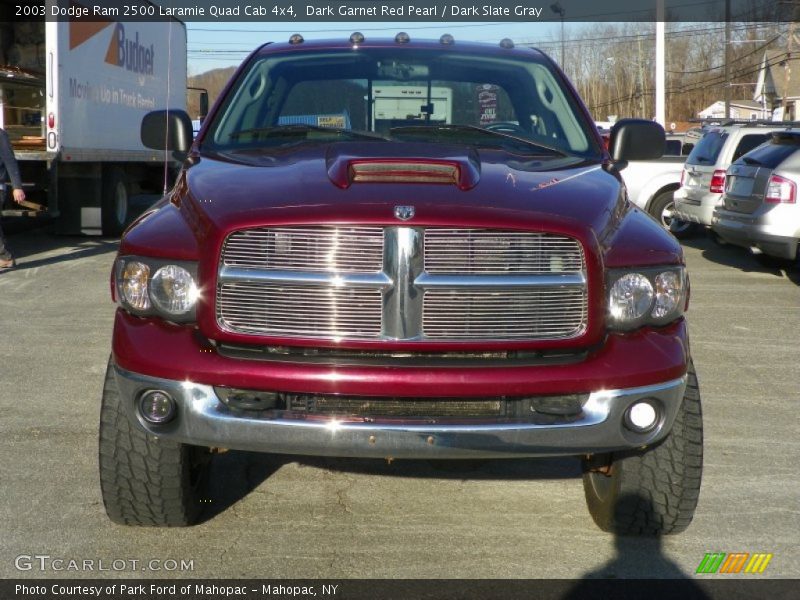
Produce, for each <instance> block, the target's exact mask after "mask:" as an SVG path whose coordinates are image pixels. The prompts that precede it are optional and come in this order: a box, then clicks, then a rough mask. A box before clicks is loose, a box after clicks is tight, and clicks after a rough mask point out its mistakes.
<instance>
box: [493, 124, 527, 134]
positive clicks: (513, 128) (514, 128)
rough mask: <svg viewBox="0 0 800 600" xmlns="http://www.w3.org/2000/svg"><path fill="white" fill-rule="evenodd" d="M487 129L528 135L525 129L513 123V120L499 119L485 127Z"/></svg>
mask: <svg viewBox="0 0 800 600" xmlns="http://www.w3.org/2000/svg"><path fill="white" fill-rule="evenodd" d="M484 129H486V130H487V131H500V132H502V133H515V134H522V135H526V134H527V133H528V132H527V131H525V130H524V129H523V128H522V127H521V126H520V125H517V124H516V123H512V122H511V121H498V122H497V123H490V124H489V125H486V126H485V127H484Z"/></svg>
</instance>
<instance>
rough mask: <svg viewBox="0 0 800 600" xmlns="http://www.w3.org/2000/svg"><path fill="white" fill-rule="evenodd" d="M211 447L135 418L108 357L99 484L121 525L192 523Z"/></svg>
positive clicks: (109, 511)
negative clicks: (160, 432) (174, 438)
mask: <svg viewBox="0 0 800 600" xmlns="http://www.w3.org/2000/svg"><path fill="white" fill-rule="evenodd" d="M210 456H211V455H210V453H209V449H208V448H200V447H198V446H189V445H186V444H179V443H175V442H169V441H165V440H162V439H159V438H157V437H155V436H152V435H149V434H147V433H145V432H144V431H142V430H141V429H139V428H138V427H135V426H134V425H132V424H131V422H130V421H129V419H128V416H127V414H125V409H124V407H123V406H121V399H120V395H119V390H118V388H117V382H116V380H115V378H114V370H113V366H112V363H111V360H109V363H108V368H107V369H106V380H105V385H104V386H103V401H102V408H101V410H100V488H101V491H102V495H103V503H104V504H105V507H106V513H107V514H108V516H109V518H110V519H111V520H112V521H114V522H115V523H120V524H122V525H149V526H154V527H176V526H184V525H191V524H193V523H195V522H196V521H197V518H198V516H199V514H200V509H201V504H200V490H201V489H202V486H201V484H202V483H203V481H204V480H205V476H206V475H207V473H208V469H209V466H210Z"/></svg>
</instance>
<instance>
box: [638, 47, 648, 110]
mask: <svg viewBox="0 0 800 600" xmlns="http://www.w3.org/2000/svg"><path fill="white" fill-rule="evenodd" d="M637 45H638V46H639V61H638V62H639V116H640V117H641V118H642V119H646V118H647V108H645V93H644V57H643V56H642V38H639V39H638V41H637Z"/></svg>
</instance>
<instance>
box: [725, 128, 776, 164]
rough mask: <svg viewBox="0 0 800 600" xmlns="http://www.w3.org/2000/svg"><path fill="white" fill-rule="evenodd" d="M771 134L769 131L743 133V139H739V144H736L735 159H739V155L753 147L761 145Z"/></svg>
mask: <svg viewBox="0 0 800 600" xmlns="http://www.w3.org/2000/svg"><path fill="white" fill-rule="evenodd" d="M769 136H770V134H769V133H751V134H749V135H743V136H742V139H741V140H739V145H738V146H736V151H735V152H734V153H733V160H737V159H738V158H739V157H741V156H744V155H745V154H747V153H748V152H750V150H752V149H753V148H756V147H757V146H760V145H761V144H763V143H764V142H766V141H767V140H768V139H769Z"/></svg>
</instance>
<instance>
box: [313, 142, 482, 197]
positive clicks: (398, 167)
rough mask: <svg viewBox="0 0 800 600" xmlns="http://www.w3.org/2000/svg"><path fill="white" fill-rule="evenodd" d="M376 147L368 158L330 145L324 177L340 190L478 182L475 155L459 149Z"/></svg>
mask: <svg viewBox="0 0 800 600" xmlns="http://www.w3.org/2000/svg"><path fill="white" fill-rule="evenodd" d="M370 146H373V144H370ZM380 146H381V150H382V152H381V153H380V154H375V155H372V156H371V155H370V154H372V152H359V153H355V152H353V151H352V150H353V149H352V148H343V147H341V146H339V147H336V145H334V146H332V147H331V148H330V149H329V151H328V156H327V157H326V162H327V167H328V177H329V178H330V180H331V181H332V182H333V184H334V185H336V186H337V187H340V188H342V189H347V188H349V187H350V186H351V185H353V184H359V183H423V184H433V185H454V186H456V187H457V188H458V189H460V190H469V189H472V188H474V187H475V186H476V185H477V184H478V181H479V180H480V162H479V160H478V157H477V155H475V154H474V152H473V153H470V152H469V151H467V152H465V149H464V148H463V147H461V148H458V149H456V148H454V147H452V146H442V147H433V148H436V150H434V152H431V150H432V146H431V145H429V144H426V145H425V148H424V152H423V151H422V148H420V145H419V144H397V145H394V147H392V148H391V150H389V149H387V148H386V146H385V145H383V144H381V145H380ZM361 148H364V149H365V150H366V149H368V150H370V151H374V148H371V147H366V148H365V147H364V146H361ZM387 150H389V151H387ZM459 150H460V152H459ZM459 154H460V156H459Z"/></svg>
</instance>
